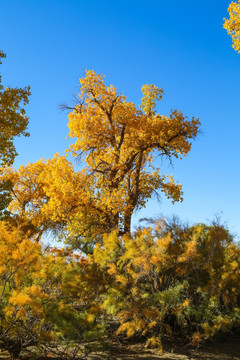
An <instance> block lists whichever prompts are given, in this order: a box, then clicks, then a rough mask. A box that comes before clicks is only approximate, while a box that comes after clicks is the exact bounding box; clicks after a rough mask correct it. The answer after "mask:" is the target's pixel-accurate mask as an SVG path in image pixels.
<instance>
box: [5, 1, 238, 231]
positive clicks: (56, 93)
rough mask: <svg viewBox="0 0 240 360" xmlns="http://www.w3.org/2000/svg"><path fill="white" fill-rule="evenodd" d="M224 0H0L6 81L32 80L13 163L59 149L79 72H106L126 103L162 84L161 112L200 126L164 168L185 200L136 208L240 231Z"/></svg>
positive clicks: (234, 78)
mask: <svg viewBox="0 0 240 360" xmlns="http://www.w3.org/2000/svg"><path fill="white" fill-rule="evenodd" d="M228 4H229V1H227V0H210V1H202V0H201V1H200V0H195V1H192V0H191V1H190V0H184V1H179V0H171V1H162V0H148V1H139V0H138V1H135V0H133V1H131V0H128V1H125V0H122V1H108V0H105V1H104V0H102V1H97V0H94V1H91V0H85V1H83V0H75V1H74V0H68V1H67V0H58V1H56V0H49V1H46V0H41V1H21V0H20V1H19V0H18V1H16V0H12V1H9V2H7V1H2V2H1V4H0V10H1V22H0V49H2V50H3V51H4V52H5V53H6V54H7V58H6V59H5V60H4V63H3V65H2V66H1V73H2V79H3V83H4V85H5V86H6V85H10V86H19V87H22V86H25V85H30V86H31V91H32V96H31V98H30V104H29V105H28V107H27V113H28V115H29V116H30V124H29V131H30V133H31V137H30V138H21V139H18V140H17V141H16V142H15V144H16V147H17V151H18V153H19V156H18V157H17V159H16V162H15V166H16V167H18V166H19V165H20V164H26V163H27V162H28V161H30V162H34V161H36V160H38V159H40V158H49V157H52V156H53V155H54V153H56V152H59V153H61V154H63V153H64V150H65V149H66V148H67V147H68V145H69V143H70V142H69V140H67V139H66V136H67V134H68V128H67V114H66V113H61V112H60V110H59V108H58V106H59V104H60V103H61V102H63V101H66V102H70V101H71V99H72V94H76V93H77V91H78V79H79V78H80V77H82V76H84V70H85V69H94V70H95V71H96V72H98V73H101V74H105V75H106V82H107V83H109V84H110V83H111V84H113V85H114V86H117V87H118V89H119V91H120V92H122V93H124V94H125V95H126V96H127V97H128V99H129V100H131V101H133V102H134V103H136V104H139V103H140V99H141V91H140V89H141V86H142V85H143V84H151V83H153V84H155V85H158V86H159V87H163V89H164V93H165V96H164V98H163V100H162V102H161V103H160V104H159V107H158V111H159V113H162V114H166V115H167V114H169V111H170V109H175V108H177V109H181V110H182V111H183V113H184V115H187V116H189V117H191V116H196V117H199V118H200V121H201V123H202V135H201V136H199V138H198V139H197V140H196V141H195V142H194V144H193V148H192V151H191V153H190V154H189V155H188V157H186V158H185V159H183V160H180V161H176V162H174V168H171V167H170V166H168V165H167V164H164V165H163V167H164V171H165V170H166V171H167V172H168V173H173V175H174V177H175V179H176V180H178V181H179V183H181V184H182V185H183V191H184V201H183V202H182V203H180V204H174V205H172V203H171V201H169V200H167V199H165V198H164V197H163V198H162V202H161V203H157V201H156V200H151V201H150V202H149V203H148V205H147V207H146V208H145V209H143V210H142V211H140V212H139V213H137V214H136V215H135V217H134V224H136V222H137V219H138V218H140V217H144V216H155V215H158V214H163V215H165V216H171V215H172V214H176V215H178V216H180V218H182V219H183V220H188V221H189V222H190V223H194V222H206V221H208V220H211V219H213V218H214V217H215V215H219V214H221V217H222V219H223V220H224V221H226V222H227V224H228V226H229V228H230V230H231V231H232V232H234V233H237V234H240V222H239V208H240V206H239V204H240V191H239V184H240V181H239V178H240V162H239V155H240V150H239V143H240V142H239V134H240V101H239V95H240V88H239V84H240V54H237V53H236V52H235V51H234V50H233V49H232V47H231V38H230V37H229V36H228V35H227V33H226V31H225V30H224V29H223V28H222V24H223V18H224V17H227V15H228V13H227V8H228Z"/></svg>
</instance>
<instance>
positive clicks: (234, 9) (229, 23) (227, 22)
mask: <svg viewBox="0 0 240 360" xmlns="http://www.w3.org/2000/svg"><path fill="white" fill-rule="evenodd" d="M228 13H229V19H224V24H223V27H224V29H226V30H227V32H228V34H229V35H230V36H231V37H232V41H233V45H232V47H233V48H234V49H235V50H236V51H237V52H238V53H240V1H239V0H238V1H237V2H235V1H232V2H231V3H230V5H229V7H228Z"/></svg>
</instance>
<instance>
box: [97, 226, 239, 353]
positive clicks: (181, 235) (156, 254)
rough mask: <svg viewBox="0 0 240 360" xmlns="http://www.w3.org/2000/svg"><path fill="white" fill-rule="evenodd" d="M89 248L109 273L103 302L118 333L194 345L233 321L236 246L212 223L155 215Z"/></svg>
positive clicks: (236, 304)
mask: <svg viewBox="0 0 240 360" xmlns="http://www.w3.org/2000/svg"><path fill="white" fill-rule="evenodd" d="M94 256H95V261H96V262H97V263H98V264H99V265H100V267H101V269H102V271H106V272H107V273H108V276H109V279H108V283H109V284H108V288H107V290H106V293H104V294H103V296H102V299H103V308H104V309H105V310H106V312H107V313H110V314H112V316H114V317H115V316H117V318H118V319H119V322H120V327H119V328H118V330H117V333H121V332H124V333H126V334H127V336H129V337H130V336H133V335H144V336H146V337H147V338H148V343H152V344H158V345H159V346H161V342H160V339H161V337H162V335H164V334H166V335H167V336H170V337H172V338H174V337H181V338H184V339H188V341H191V342H192V343H193V344H195V345H196V344H198V343H199V342H200V341H202V340H204V339H207V338H211V337H213V336H215V335H217V334H219V333H220V332H221V333H224V332H226V331H229V330H232V329H235V328H237V327H239V326H240V291H239V289H240V248H239V246H238V245H237V244H236V243H234V242H233V238H232V237H231V235H230V234H229V232H228V230H227V229H225V228H224V227H223V226H221V225H219V224H213V225H210V226H207V225H204V224H198V225H196V226H193V227H189V228H188V227H183V226H181V225H179V224H177V223H174V222H173V223H172V224H166V223H165V222H164V220H160V221H156V223H155V224H154V226H153V227H148V228H143V229H139V230H138V231H137V232H136V233H135V234H134V236H133V238H130V237H127V236H126V237H123V238H119V237H118V236H117V234H116V233H112V234H111V235H109V236H107V237H106V238H105V239H104V244H103V247H100V246H98V247H97V248H96V249H95V252H94Z"/></svg>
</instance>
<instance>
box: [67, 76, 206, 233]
mask: <svg viewBox="0 0 240 360" xmlns="http://www.w3.org/2000/svg"><path fill="white" fill-rule="evenodd" d="M80 84H81V87H80V93H79V95H78V100H79V103H78V104H77V105H76V106H75V107H74V109H72V111H71V112H70V113H69V123H68V126H69V129H70V133H69V137H70V138H75V139H76V141H75V142H74V144H72V145H71V147H70V151H71V153H72V154H73V156H82V157H83V159H84V161H85V164H86V170H87V171H88V173H89V176H90V177H92V178H93V184H94V186H95V199H97V201H98V203H99V207H101V208H102V209H104V210H105V211H106V213H107V214H108V216H107V217H106V219H105V229H106V230H107V232H110V231H111V230H112V229H114V228H118V229H119V232H120V234H124V233H129V231H130V226H131V217H132V214H133V211H134V210H135V209H139V208H141V207H143V206H144V205H145V204H146V202H147V200H148V199H149V198H150V197H151V196H152V194H153V193H154V192H157V190H159V189H160V190H161V191H162V192H164V193H165V194H166V196H167V197H169V198H172V200H173V201H179V200H181V199H182V191H181V185H178V184H176V183H175V182H174V180H173V178H172V177H167V176H166V175H164V174H162V172H161V171H160V169H159V168H158V167H156V166H155V164H154V158H155V157H156V156H161V157H165V158H168V159H169V160H171V159H172V158H173V157H175V158H178V157H180V158H181V157H183V156H185V155H187V154H188V152H189V151H190V149H191V141H192V140H193V139H195V137H196V136H197V135H198V132H199V125H200V122H199V120H198V119H197V118H192V119H191V120H189V119H188V118H187V117H185V116H183V114H182V112H181V111H177V110H174V111H172V112H171V114H170V115H169V116H166V115H160V114H158V113H156V111H155V106H156V104H157V102H158V101H159V100H161V99H162V95H163V90H162V89H160V88H158V87H157V86H155V85H144V86H143V87H142V92H143V98H142V103H141V106H140V109H139V108H137V107H136V106H135V105H134V104H133V103H132V102H129V101H127V100H126V97H125V96H124V95H122V94H120V93H118V92H117V89H116V88H115V87H113V86H112V85H111V86H109V87H107V86H106V85H105V83H104V80H103V77H102V76H101V75H99V74H96V73H95V72H94V71H87V72H86V76H85V78H82V79H80Z"/></svg>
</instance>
